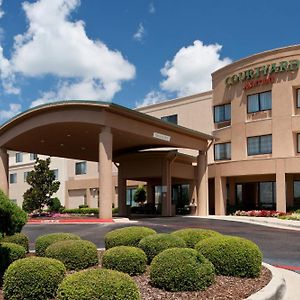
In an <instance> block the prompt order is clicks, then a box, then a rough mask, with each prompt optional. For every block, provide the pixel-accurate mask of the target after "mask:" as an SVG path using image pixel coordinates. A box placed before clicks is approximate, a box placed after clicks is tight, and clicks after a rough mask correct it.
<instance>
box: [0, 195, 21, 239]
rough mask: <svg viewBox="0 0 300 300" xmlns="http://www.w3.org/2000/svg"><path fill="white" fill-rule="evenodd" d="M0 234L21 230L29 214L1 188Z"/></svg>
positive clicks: (10, 233)
mask: <svg viewBox="0 0 300 300" xmlns="http://www.w3.org/2000/svg"><path fill="white" fill-rule="evenodd" d="M0 220H1V222H0V236H1V235H2V236H3V235H13V234H15V233H16V232H21V230H22V227H23V226H24V225H25V224H26V222H27V214H26V212H25V211H24V210H22V209H21V208H20V207H19V206H18V205H17V204H15V203H13V202H12V201H11V200H9V198H8V197H7V196H6V195H5V194H4V192H3V191H2V190H0Z"/></svg>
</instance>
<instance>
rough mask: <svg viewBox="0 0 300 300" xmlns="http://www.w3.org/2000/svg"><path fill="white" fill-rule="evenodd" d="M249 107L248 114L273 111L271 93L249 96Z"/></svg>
mask: <svg viewBox="0 0 300 300" xmlns="http://www.w3.org/2000/svg"><path fill="white" fill-rule="evenodd" d="M247 105H248V106H247V110H248V113H254V112H258V111H263V110H270V109H272V93H271V91H268V92H263V93H258V94H254V95H249V96H248V103H247Z"/></svg>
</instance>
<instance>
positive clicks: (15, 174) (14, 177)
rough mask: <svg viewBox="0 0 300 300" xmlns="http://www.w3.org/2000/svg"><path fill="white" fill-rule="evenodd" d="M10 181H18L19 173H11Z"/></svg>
mask: <svg viewBox="0 0 300 300" xmlns="http://www.w3.org/2000/svg"><path fill="white" fill-rule="evenodd" d="M9 183H17V173H11V174H9Z"/></svg>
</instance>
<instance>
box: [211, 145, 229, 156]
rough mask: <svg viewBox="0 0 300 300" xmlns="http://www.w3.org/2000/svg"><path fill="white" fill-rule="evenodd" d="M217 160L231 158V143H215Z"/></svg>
mask: <svg viewBox="0 0 300 300" xmlns="http://www.w3.org/2000/svg"><path fill="white" fill-rule="evenodd" d="M214 153H215V160H225V159H231V143H222V144H215V148H214Z"/></svg>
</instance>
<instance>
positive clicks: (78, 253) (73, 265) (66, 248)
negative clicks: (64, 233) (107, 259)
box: [45, 240, 98, 270]
mask: <svg viewBox="0 0 300 300" xmlns="http://www.w3.org/2000/svg"><path fill="white" fill-rule="evenodd" d="M45 256H46V257H50V258H55V259H58V260H60V261H61V262H62V263H63V264H64V265H65V267H66V269H67V270H82V269H86V268H88V267H91V266H95V265H97V264H98V252H97V247H96V245H95V244H93V243H92V242H89V241H84V240H65V241H59V242H56V243H53V244H51V245H50V246H49V247H48V248H47V249H46V253H45Z"/></svg>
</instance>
